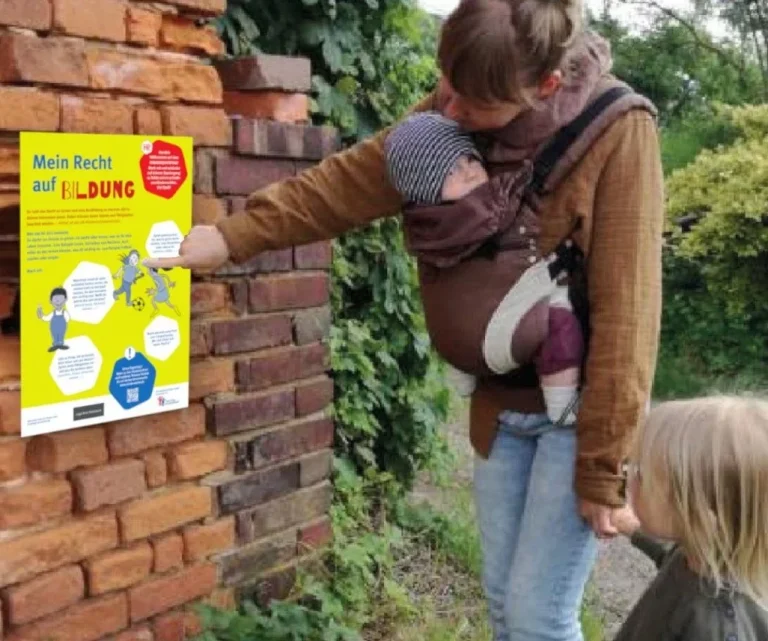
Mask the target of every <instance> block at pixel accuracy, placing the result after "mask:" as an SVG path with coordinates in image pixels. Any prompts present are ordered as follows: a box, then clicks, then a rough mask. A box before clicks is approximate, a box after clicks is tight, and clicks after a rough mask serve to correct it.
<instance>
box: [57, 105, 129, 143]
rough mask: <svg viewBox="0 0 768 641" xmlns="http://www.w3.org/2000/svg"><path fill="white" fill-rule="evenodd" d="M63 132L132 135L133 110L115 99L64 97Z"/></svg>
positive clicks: (62, 112)
mask: <svg viewBox="0 0 768 641" xmlns="http://www.w3.org/2000/svg"><path fill="white" fill-rule="evenodd" d="M61 128H62V130H63V131H71V132H75V133H92V134H132V133H133V110H132V109H131V108H130V107H129V106H128V105H124V104H122V103H119V102H116V101H115V100H114V99H111V98H109V99H103V100H102V99H96V98H80V97H79V96H62V98H61Z"/></svg>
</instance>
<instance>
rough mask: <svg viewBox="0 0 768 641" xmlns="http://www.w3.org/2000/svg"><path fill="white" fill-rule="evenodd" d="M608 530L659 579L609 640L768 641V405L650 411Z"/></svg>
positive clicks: (738, 402)
mask: <svg viewBox="0 0 768 641" xmlns="http://www.w3.org/2000/svg"><path fill="white" fill-rule="evenodd" d="M628 474H629V479H628V480H629V496H630V501H631V506H632V507H631V508H627V509H625V510H622V511H620V512H618V513H617V515H616V517H615V518H614V525H615V526H616V527H617V528H618V529H619V531H620V532H621V533H622V534H625V535H627V536H630V537H631V540H632V543H633V544H634V545H635V547H637V548H638V549H640V550H642V551H643V552H645V553H646V554H647V555H648V556H649V557H650V558H651V559H652V560H653V561H654V562H655V563H656V565H657V567H658V568H659V573H658V575H657V576H656V579H655V580H654V581H653V583H652V584H651V586H650V587H649V588H648V590H647V591H646V592H645V593H644V594H643V596H642V597H641V598H640V600H639V601H638V603H637V604H636V605H635V608H634V609H633V610H632V612H631V613H630V614H629V617H628V618H627V620H626V621H625V623H624V625H623V626H622V628H621V630H620V631H619V633H618V636H617V637H616V638H615V640H614V641H673V640H674V641H709V640H710V639H711V640H712V641H715V640H716V641H766V640H767V639H768V610H767V609H766V608H768V402H766V401H762V400H758V399H751V398H735V397H714V398H706V399H699V400H691V401H677V402H672V403H666V404H663V405H660V406H659V407H657V408H656V409H654V410H653V411H652V412H651V414H650V416H649V418H648V419H647V421H646V423H645V426H644V427H643V428H642V429H641V430H640V433H639V435H638V441H637V446H636V448H635V456H634V463H633V464H632V465H631V466H630V469H629V472H628Z"/></svg>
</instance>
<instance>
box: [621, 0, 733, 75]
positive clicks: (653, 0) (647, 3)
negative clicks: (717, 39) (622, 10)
mask: <svg viewBox="0 0 768 641" xmlns="http://www.w3.org/2000/svg"><path fill="white" fill-rule="evenodd" d="M620 1H621V2H622V4H633V5H639V6H644V7H649V8H650V9H654V10H656V11H658V12H659V13H661V14H662V15H664V16H666V17H667V18H671V19H672V20H674V21H675V22H677V23H678V24H679V25H680V26H681V27H683V28H684V29H686V31H688V32H689V33H690V34H691V36H693V39H694V40H695V41H696V44H697V45H698V46H700V47H701V48H702V49H706V50H707V51H711V52H712V53H714V54H715V55H716V56H717V57H718V58H720V60H722V61H723V62H724V63H726V64H727V65H730V66H732V67H735V68H736V69H737V70H738V71H739V72H741V73H744V71H745V70H746V67H745V64H744V61H743V60H735V59H734V58H733V56H731V55H729V54H728V53H726V52H725V51H723V50H722V49H721V48H720V47H718V46H717V45H715V44H712V43H711V42H709V41H708V40H707V39H705V38H703V37H702V36H701V32H700V31H699V29H698V28H697V27H696V25H695V24H694V23H693V22H691V21H690V20H688V19H687V18H685V17H683V16H682V15H681V14H680V13H678V12H677V11H675V10H674V9H670V8H669V7H665V6H664V5H663V4H662V3H661V2H658V0H620Z"/></svg>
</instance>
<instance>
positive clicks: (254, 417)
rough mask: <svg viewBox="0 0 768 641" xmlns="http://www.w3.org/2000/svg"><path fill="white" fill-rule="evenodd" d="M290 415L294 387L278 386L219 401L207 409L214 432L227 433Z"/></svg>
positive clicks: (242, 430) (291, 416)
mask: <svg viewBox="0 0 768 641" xmlns="http://www.w3.org/2000/svg"><path fill="white" fill-rule="evenodd" d="M294 416H295V408H294V391H293V390H282V391H278V392H271V393H269V394H260V395H258V396H245V397H243V396H241V397H238V398H236V399H234V400H231V401H219V402H217V403H215V404H214V406H213V409H212V410H211V412H210V415H209V423H210V427H211V430H212V431H213V433H214V434H216V435H217V436H227V435H229V434H236V433H238V432H246V431H248V430H253V429H256V428H259V427H264V426H266V425H271V424H274V423H279V422H281V421H287V420H290V419H292V418H293V417H294Z"/></svg>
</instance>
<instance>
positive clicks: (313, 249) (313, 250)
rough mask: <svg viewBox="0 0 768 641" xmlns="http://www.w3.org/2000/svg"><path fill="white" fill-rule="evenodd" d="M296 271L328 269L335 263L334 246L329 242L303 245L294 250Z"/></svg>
mask: <svg viewBox="0 0 768 641" xmlns="http://www.w3.org/2000/svg"><path fill="white" fill-rule="evenodd" d="M293 262H294V264H295V265H296V269H328V268H329V267H330V266H331V263H332V262H333V246H332V245H331V243H330V242H328V241H321V242H319V243H310V244H309V245H301V246H299V247H296V248H295V249H294V250H293Z"/></svg>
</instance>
